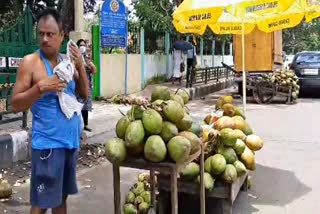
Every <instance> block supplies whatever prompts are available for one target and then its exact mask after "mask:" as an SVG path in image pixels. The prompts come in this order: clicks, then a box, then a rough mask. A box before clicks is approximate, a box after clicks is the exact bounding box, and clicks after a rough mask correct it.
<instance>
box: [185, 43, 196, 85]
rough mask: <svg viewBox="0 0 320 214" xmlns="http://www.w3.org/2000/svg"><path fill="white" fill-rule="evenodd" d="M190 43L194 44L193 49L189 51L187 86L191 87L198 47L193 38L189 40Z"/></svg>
mask: <svg viewBox="0 0 320 214" xmlns="http://www.w3.org/2000/svg"><path fill="white" fill-rule="evenodd" d="M189 42H190V43H191V44H192V46H193V49H190V50H188V52H187V77H186V78H187V85H189V83H190V81H191V79H190V78H191V71H192V69H193V68H194V66H195V62H194V61H195V58H196V46H195V43H194V41H193V39H192V38H190V39H189Z"/></svg>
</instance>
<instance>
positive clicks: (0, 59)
mask: <svg viewBox="0 0 320 214" xmlns="http://www.w3.org/2000/svg"><path fill="white" fill-rule="evenodd" d="M6 67H7V63H6V58H5V57H3V56H0V68H6Z"/></svg>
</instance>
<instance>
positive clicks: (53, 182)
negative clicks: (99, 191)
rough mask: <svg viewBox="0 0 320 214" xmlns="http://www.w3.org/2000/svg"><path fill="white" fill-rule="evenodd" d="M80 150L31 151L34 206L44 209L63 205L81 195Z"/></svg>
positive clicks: (31, 200)
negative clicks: (79, 182) (74, 196)
mask: <svg viewBox="0 0 320 214" xmlns="http://www.w3.org/2000/svg"><path fill="white" fill-rule="evenodd" d="M77 159H78V150H77V149H46V150H37V149H32V151H31V186H30V203H31V205H32V206H36V207H39V208H41V209H49V208H55V207H58V206H60V205H61V204H62V203H63V202H64V199H65V198H66V197H67V196H68V195H71V194H76V193H77V192H78V188H77V181H76V165H77Z"/></svg>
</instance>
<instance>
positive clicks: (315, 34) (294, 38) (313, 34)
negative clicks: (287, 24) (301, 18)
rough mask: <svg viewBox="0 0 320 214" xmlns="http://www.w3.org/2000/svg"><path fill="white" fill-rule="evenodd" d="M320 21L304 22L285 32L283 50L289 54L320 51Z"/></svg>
mask: <svg viewBox="0 0 320 214" xmlns="http://www.w3.org/2000/svg"><path fill="white" fill-rule="evenodd" d="M319 29H320V20H319V19H317V20H314V21H313V22H311V23H306V22H303V23H301V24H300V25H298V26H297V27H295V28H291V29H287V30H284V31H283V50H284V51H285V52H286V53H287V54H295V53H297V52H300V51H308V50H309V51H315V50H320V40H319V38H320V31H319Z"/></svg>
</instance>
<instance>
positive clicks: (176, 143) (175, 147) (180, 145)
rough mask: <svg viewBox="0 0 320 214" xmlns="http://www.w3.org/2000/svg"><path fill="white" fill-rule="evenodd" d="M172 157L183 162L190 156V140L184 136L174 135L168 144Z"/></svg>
mask: <svg viewBox="0 0 320 214" xmlns="http://www.w3.org/2000/svg"><path fill="white" fill-rule="evenodd" d="M167 147H168V152H169V156H170V158H171V159H172V160H173V161H175V162H182V161H184V160H186V159H187V158H188V157H189V154H190V151H191V143H190V141H189V140H188V139H187V138H185V137H182V136H176V137H173V138H172V139H171V140H170V141H169V143H168V145H167Z"/></svg>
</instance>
